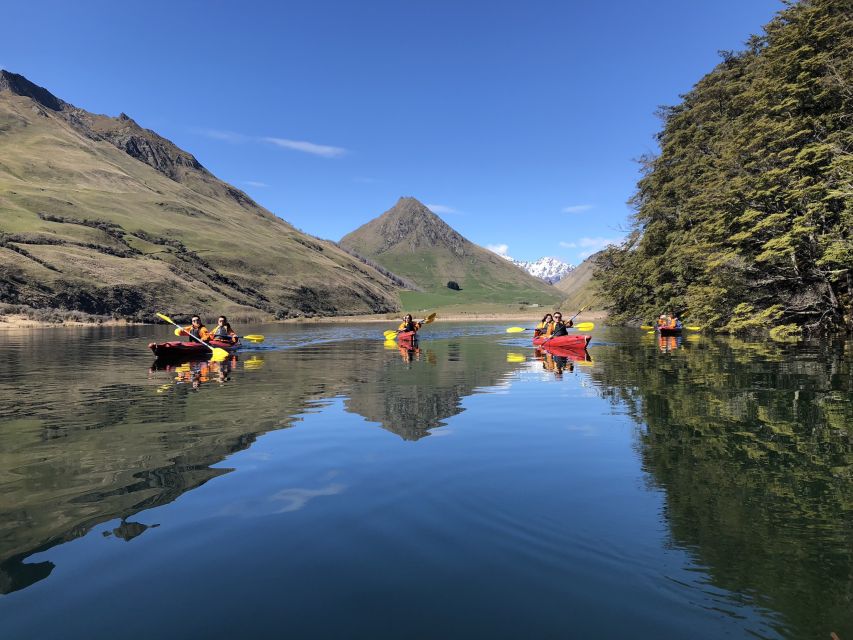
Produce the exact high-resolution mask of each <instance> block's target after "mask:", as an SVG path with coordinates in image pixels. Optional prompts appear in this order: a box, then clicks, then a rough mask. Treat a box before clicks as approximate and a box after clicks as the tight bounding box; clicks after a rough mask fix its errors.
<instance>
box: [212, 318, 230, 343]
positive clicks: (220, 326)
mask: <svg viewBox="0 0 853 640" xmlns="http://www.w3.org/2000/svg"><path fill="white" fill-rule="evenodd" d="M209 339H210V340H219V341H220V342H230V343H231V344H234V343H235V342H237V334H236V333H235V332H234V330H233V329H232V328H231V323H229V322H228V318H226V317H225V316H219V318H218V319H217V320H216V328H215V329H214V330H213V331H212V332H211V333H210V338H209Z"/></svg>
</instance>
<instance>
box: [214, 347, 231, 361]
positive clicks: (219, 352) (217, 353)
mask: <svg viewBox="0 0 853 640" xmlns="http://www.w3.org/2000/svg"><path fill="white" fill-rule="evenodd" d="M227 358H228V352H227V351H226V350H225V349H220V348H219V347H214V348H213V356H212V359H213V361H214V362H222V361H223V360H226V359H227Z"/></svg>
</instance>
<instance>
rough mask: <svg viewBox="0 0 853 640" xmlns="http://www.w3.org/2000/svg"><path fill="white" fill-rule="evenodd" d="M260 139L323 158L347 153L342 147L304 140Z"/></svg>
mask: <svg viewBox="0 0 853 640" xmlns="http://www.w3.org/2000/svg"><path fill="white" fill-rule="evenodd" d="M261 140H263V141H264V142H269V143H270V144H274V145H276V146H277V147H282V148H284V149H293V150H294V151H302V152H303V153H310V154H311V155H314V156H322V157H323V158H339V157H340V156H342V155H344V154H346V153H347V150H346V149H344V148H343V147H332V146H329V145H326V144H316V143H314V142H307V141H305V140H288V139H287V138H271V137H265V138H261Z"/></svg>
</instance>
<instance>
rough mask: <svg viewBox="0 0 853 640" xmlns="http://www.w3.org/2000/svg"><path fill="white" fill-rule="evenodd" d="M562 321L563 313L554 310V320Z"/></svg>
mask: <svg viewBox="0 0 853 640" xmlns="http://www.w3.org/2000/svg"><path fill="white" fill-rule="evenodd" d="M562 321H563V314H562V313H560V312H559V311H555V312H554V322H562Z"/></svg>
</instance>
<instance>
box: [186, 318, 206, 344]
mask: <svg viewBox="0 0 853 640" xmlns="http://www.w3.org/2000/svg"><path fill="white" fill-rule="evenodd" d="M191 322H192V324H190V325H188V326H186V327H182V328H181V331H183V333H184V335H185V336H192V337H190V340H193V338H197V339H198V340H204V341H207V340H210V331H208V330H207V327H205V326H204V323H203V322H202V321H201V318H200V317H199V316H193V317H192V320H191ZM193 342H197V340H193Z"/></svg>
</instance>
